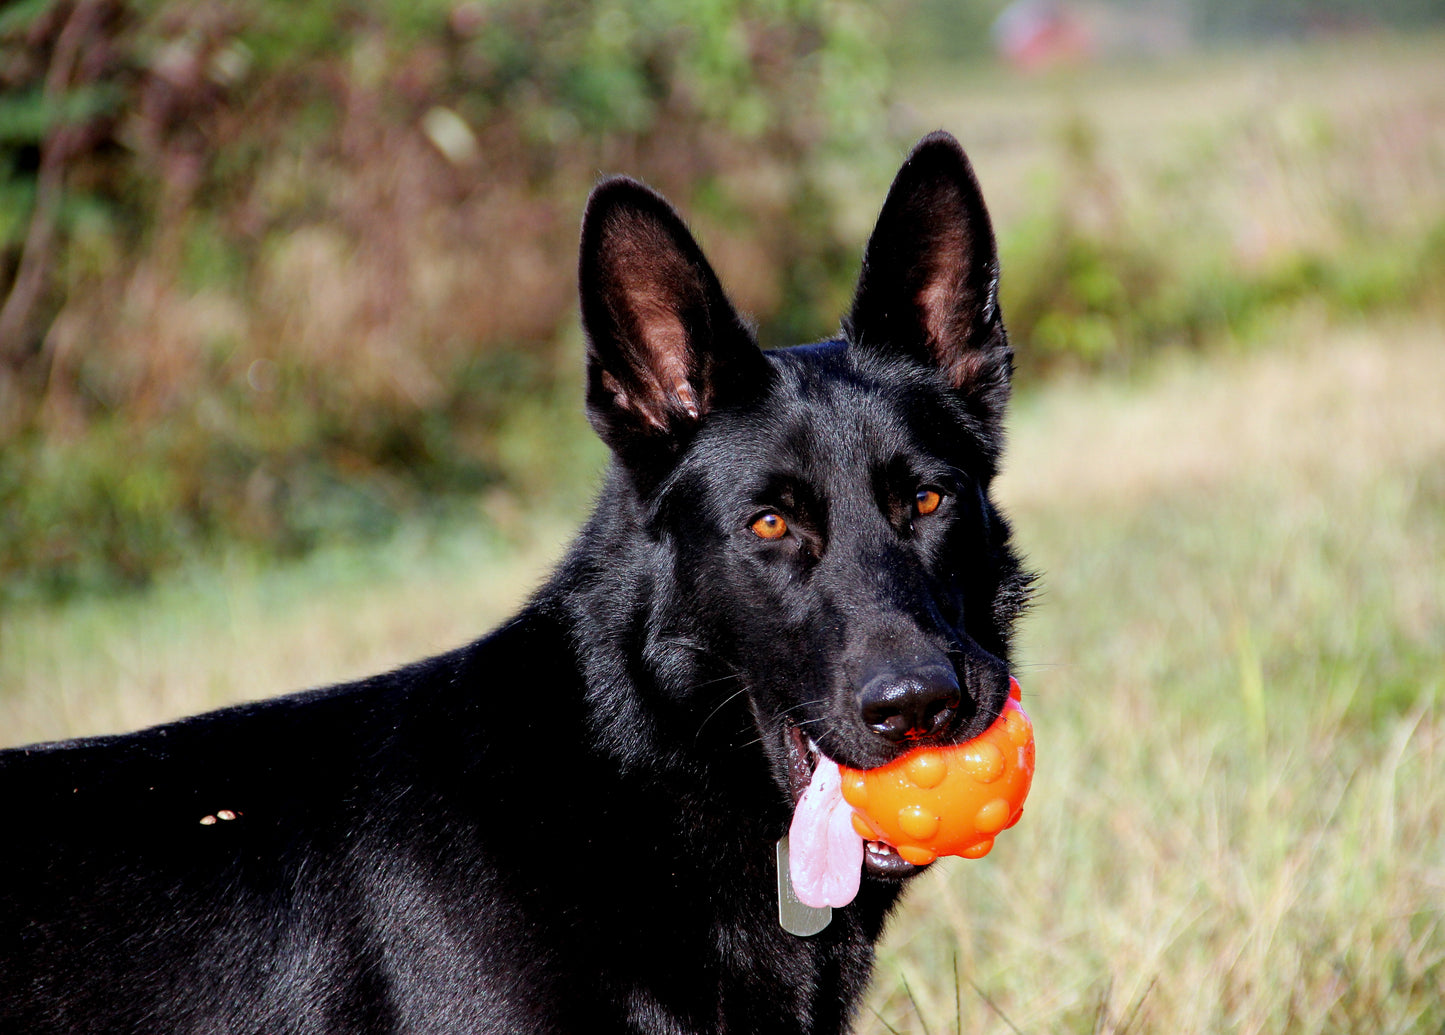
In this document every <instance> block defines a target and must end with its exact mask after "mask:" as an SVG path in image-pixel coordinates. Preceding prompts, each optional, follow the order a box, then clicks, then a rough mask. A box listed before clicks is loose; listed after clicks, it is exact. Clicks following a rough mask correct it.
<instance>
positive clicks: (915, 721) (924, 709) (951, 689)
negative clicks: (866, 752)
mask: <svg viewBox="0 0 1445 1035" xmlns="http://www.w3.org/2000/svg"><path fill="white" fill-rule="evenodd" d="M961 699H962V694H961V693H960V691H959V688H958V677H957V676H956V675H954V673H953V669H952V668H946V667H943V666H940V665H928V666H923V667H920V668H914V669H909V670H908V671H906V672H896V671H886V672H880V673H878V674H877V675H875V676H873V677H872V678H871V679H869V680H868V682H866V683H865V684H863V692H862V693H861V694H859V696H858V705H859V713H860V714H861V715H862V718H863V725H865V726H867V727H868V728H869V729H870V730H872V731H873V732H874V733H877V734H878V735H879V736H880V737H886V738H887V739H889V740H893V741H901V740H917V739H919V738H921V737H926V736H929V735H930V734H933V733H938V732H939V731H941V730H942V729H943V728H944V727H946V726H947V725H948V722H949V720H950V719H952V718H953V715H954V713H955V712H956V711H958V706H959V702H960V700H961Z"/></svg>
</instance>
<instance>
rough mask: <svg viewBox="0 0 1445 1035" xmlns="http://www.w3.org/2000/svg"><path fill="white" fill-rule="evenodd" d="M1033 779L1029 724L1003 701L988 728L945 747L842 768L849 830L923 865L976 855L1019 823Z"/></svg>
mask: <svg viewBox="0 0 1445 1035" xmlns="http://www.w3.org/2000/svg"><path fill="white" fill-rule="evenodd" d="M1033 778H1034V727H1033V723H1031V722H1029V717H1028V716H1027V715H1025V714H1024V710H1023V709H1022V708H1021V707H1019V685H1018V682H1017V681H1016V680H1015V679H1014V678H1013V677H1012V676H1010V677H1009V699H1008V701H1007V702H1005V703H1004V708H1003V712H1002V714H1000V715H999V717H998V719H997V720H996V721H995V722H994V724H993V725H992V726H990V727H989V728H988V729H986V730H984V732H983V733H981V734H979V735H978V736H977V737H975V738H974V739H973V740H970V741H967V742H965V743H963V744H955V745H953V746H952V747H920V748H917V749H915V750H913V751H910V752H909V753H908V754H906V755H903V756H902V757H900V758H896V759H894V760H893V761H892V762H889V763H888V764H887V765H884V766H879V767H878V768H877V769H846V768H844V769H843V800H844V801H846V802H847V803H848V804H849V805H851V806H853V809H854V815H853V829H854V830H856V831H858V833H859V834H860V835H861V836H863V837H865V838H867V839H868V840H870V841H883V842H886V843H887V844H890V845H892V846H893V847H894V848H895V849H897V851H898V854H899V855H901V856H902V857H903V858H904V860H906V861H907V862H911V863H913V864H914V865H915V866H923V865H925V864H927V863H931V862H933V860H935V859H937V858H938V857H939V856H940V855H961V856H963V857H964V858H966V859H982V858H983V857H984V856H985V855H987V854H988V853H989V850H990V849H991V848H993V839H994V837H995V835H997V834H998V833H999V832H1000V831H1002V830H1007V829H1008V828H1009V827H1011V826H1013V825H1014V824H1015V823H1017V822H1018V820H1019V816H1020V815H1022V813H1023V808H1024V799H1025V798H1026V797H1028V793H1029V785H1030V784H1031V783H1032V782H1033Z"/></svg>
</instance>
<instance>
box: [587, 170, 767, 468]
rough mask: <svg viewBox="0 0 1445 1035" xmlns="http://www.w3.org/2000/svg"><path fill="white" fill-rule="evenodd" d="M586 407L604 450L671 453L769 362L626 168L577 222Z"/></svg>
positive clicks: (668, 216)
mask: <svg viewBox="0 0 1445 1035" xmlns="http://www.w3.org/2000/svg"><path fill="white" fill-rule="evenodd" d="M578 287H579V290H580V294H581V300H582V327H583V330H584V331H586V334H587V414H588V418H589V419H590V420H591V422H592V425H593V427H594V428H596V429H597V433H598V434H599V435H601V436H602V439H603V441H605V442H606V443H607V444H608V445H609V446H611V447H612V448H613V450H614V451H616V452H618V453H619V454H621V455H623V456H624V457H627V456H629V455H630V454H633V453H638V452H640V453H657V452H658V451H659V450H660V451H662V452H663V453H671V452H672V451H673V450H675V448H676V447H677V445H678V444H680V443H681V442H683V441H686V439H687V438H689V437H690V435H691V432H692V431H693V430H694V429H695V428H696V426H697V424H698V422H699V421H700V420H701V419H702V418H703V417H704V416H706V415H707V414H708V413H709V412H710V411H711V410H712V409H714V408H715V407H717V406H719V405H722V404H724V403H727V402H731V401H737V400H739V399H742V398H744V397H745V396H746V395H747V394H749V393H753V392H757V391H760V390H761V389H762V388H763V387H764V385H765V384H766V381H767V378H768V376H769V375H768V364H767V361H766V360H764V359H763V355H762V352H761V351H760V350H759V349H758V346H757V343H756V342H755V341H754V339H753V336H752V332H751V331H749V330H748V328H747V326H746V325H745V324H744V323H743V321H742V319H741V318H740V317H739V316H738V314H737V312H736V310H734V309H733V306H732V303H730V302H729V301H728V299H727V296H726V295H725V294H724V293H723V290H722V286H721V284H719V282H718V279H717V275H716V274H715V273H713V270H712V267H711V266H710V265H709V264H708V261H707V259H706V258H704V256H703V254H702V250H701V249H700V248H699V247H698V245H697V242H696V241H695V240H693V237H692V234H690V233H689V232H688V230H687V227H686V226H685V225H684V224H683V222H682V219H681V217H679V216H678V214H677V213H676V212H675V211H674V210H673V208H672V206H671V205H669V204H668V203H667V201H666V200H664V199H663V198H662V197H661V195H659V194H657V193H656V192H654V191H653V190H651V189H650V188H648V187H645V186H644V185H642V184H641V183H638V182H637V181H636V180H632V179H628V178H627V177H622V176H619V177H615V178H612V179H609V180H605V181H603V182H602V183H600V184H599V185H598V186H597V187H596V188H595V189H594V190H593V192H592V197H591V199H590V200H589V201H588V203H587V214H586V215H585V216H584V217H583V220H582V250H581V260H580V263H579V269H578Z"/></svg>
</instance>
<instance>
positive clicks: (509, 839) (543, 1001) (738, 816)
mask: <svg viewBox="0 0 1445 1035" xmlns="http://www.w3.org/2000/svg"><path fill="white" fill-rule="evenodd" d="M580 281H581V304H582V319H583V322H584V324H585V328H586V331H587V338H588V343H589V347H588V355H587V362H588V388H587V408H588V414H589V416H590V419H591V421H592V423H593V425H594V426H595V427H596V429H597V431H598V433H599V434H600V435H601V436H602V438H603V439H605V440H606V442H607V444H608V445H609V446H610V447H611V449H612V452H613V462H612V466H611V470H610V473H609V474H608V477H607V481H606V485H605V487H604V488H603V490H602V493H601V497H600V499H599V502H598V505H597V510H596V513H595V514H594V515H593V516H592V518H591V520H590V521H589V522H588V523H587V525H586V527H585V528H584V529H583V530H582V532H581V534H580V536H579V537H578V539H577V541H576V543H575V545H574V546H573V548H572V550H571V552H570V554H569V555H568V557H567V559H566V560H565V561H564V562H563V563H562V565H561V567H560V568H559V569H558V571H557V572H556V574H555V575H554V576H553V577H552V578H551V580H550V581H549V582H548V583H547V584H546V585H545V586H544V587H543V588H542V589H541V591H540V592H538V593H537V595H536V596H535V598H534V599H533V600H532V601H531V603H529V604H528V605H527V607H526V608H525V609H524V610H523V611H522V612H521V613H520V614H519V615H517V616H516V617H515V618H514V619H513V620H512V621H510V622H509V623H507V624H506V625H505V626H503V627H502V628H501V629H499V630H497V631H496V632H494V633H492V634H491V635H490V636H488V637H486V638H485V639H482V640H480V641H478V642H476V643H474V644H472V645H470V646H467V647H464V648H462V649H460V650H457V651H455V652H453V653H450V654H446V655H443V656H441V657H437V658H432V659H430V660H428V661H423V662H420V663H418V664H415V665H412V666H410V667H407V668H403V669H401V670H399V671H397V672H392V673H390V674H387V675H382V676H377V677H375V678H373V679H368V680H365V681H362V682H359V683H354V684H350V685H346V686H336V687H330V688H327V689H323V690H316V691H311V692H307V693H302V694H297V695H293V696H288V697H281V698H278V699H275V700H269V701H264V702H259V703H254V704H247V705H242V706H239V707H234V708H227V709H225V710H222V711H217V712H212V713H210V714H207V715H202V716H198V717H195V718H191V719H184V720H182V721H179V722H174V723H171V724H169V725H165V726H159V727H156V728H154V729H149V730H144V731H142V732H139V733H132V734H128V735H124V736H115V737H98V738H93V739H87V740H80V741H74V742H69V743H63V744H47V745H40V746H36V747H30V748H20V749H14V750H10V751H7V752H4V753H3V754H0V1032H4V1033H6V1035H9V1033H16V1035H20V1033H25V1035H42V1033H51V1032H56V1033H58V1032H65V1033H75V1032H105V1033H137V1035H139V1033H147V1035H151V1033H169V1032H188V1033H190V1032H193V1033H203V1032H204V1033H212V1032H214V1033H221V1032H225V1033H240V1032H248V1033H258V1035H260V1033H265V1035H283V1033H295V1035H300V1033H307V1032H316V1033H328V1035H335V1033H349V1032H366V1033H381V1032H448V1033H452V1032H497V1033H519V1032H538V1033H540V1032H587V1033H609V1032H617V1033H621V1032H647V1033H656V1035H662V1033H685V1032H745V1033H766V1032H818V1033H822V1032H843V1031H846V1030H847V1029H848V1027H849V1025H850V1021H851V1018H852V1016H853V1014H854V1012H855V1010H856V1009H857V1006H858V1003H859V999H860V997H861V995H862V993H863V991H864V988H865V986H866V985H867V983H868V978H869V971H870V967H871V964H872V960H873V946H874V943H875V941H876V940H877V938H878V937H879V934H880V932H881V930H882V928H883V925H884V922H885V920H886V918H887V916H888V914H889V911H890V910H891V909H892V908H893V906H894V903H895V902H896V901H897V899H898V895H899V892H900V891H901V889H902V887H903V883H904V882H905V880H906V879H907V878H908V877H909V876H911V875H912V874H913V873H914V872H916V868H915V867H913V866H910V865H908V864H907V863H905V862H903V860H902V859H900V858H899V857H898V856H897V855H896V854H895V853H894V852H892V851H891V850H890V849H887V848H886V847H885V846H881V845H878V844H876V843H875V844H869V845H868V846H867V853H866V861H865V862H864V863H863V866H862V869H863V878H862V883H861V888H859V889H858V890H857V892H856V898H855V899H853V901H851V903H849V904H848V905H846V906H845V907H843V908H841V909H838V910H837V911H836V913H835V914H834V915H833V917H832V922H831V923H830V924H828V925H827V926H824V927H822V929H821V930H818V931H817V932H816V933H813V934H811V936H802V935H800V934H794V933H789V931H788V930H784V929H783V927H781V926H780V923H779V908H780V907H779V896H780V892H779V883H778V880H777V878H776V872H775V859H776V856H775V846H776V845H777V844H778V842H779V841H780V839H781V838H782V837H783V836H784V835H785V833H786V832H787V831H788V829H789V824H790V818H791V817H792V815H793V812H794V807H795V804H796V802H797V801H798V799H799V797H800V796H801V794H802V792H803V790H804V788H805V787H806V786H807V785H808V784H809V782H810V780H811V779H812V775H811V774H812V773H813V767H814V766H815V765H816V764H818V752H819V750H821V751H822V753H823V754H824V755H826V756H827V757H828V758H831V759H833V760H835V761H837V762H840V763H843V764H846V765H848V766H852V767H854V768H869V767H873V766H877V765H880V764H882V763H885V762H887V761H889V760H891V759H893V758H895V757H896V756H898V755H899V754H900V753H901V752H903V751H904V750H906V749H908V748H910V747H912V746H915V745H916V744H918V743H920V742H923V743H926V742H945V743H946V742H957V741H961V740H964V739H967V738H971V737H973V736H975V735H977V734H978V733H980V732H982V731H983V730H984V729H985V728H986V727H987V726H988V725H989V724H990V723H991V722H992V720H993V719H994V717H995V716H996V715H998V714H999V712H1000V710H1001V709H1002V707H1003V705H1004V702H1005V699H1006V696H1007V693H1008V657H1009V639H1010V633H1011V627H1012V626H1013V624H1014V622H1015V620H1016V618H1017V617H1018V616H1019V614H1020V612H1021V610H1022V608H1023V607H1024V604H1025V600H1026V597H1027V591H1028V585H1029V577H1028V575H1027V574H1026V573H1025V572H1024V571H1023V570H1022V569H1021V567H1020V565H1019V562H1018V560H1017V558H1016V557H1015V555H1014V553H1013V552H1012V551H1011V549H1010V546H1009V529H1008V525H1007V524H1006V523H1005V521H1004V519H1003V518H1002V517H1001V516H1000V514H999V512H998V510H997V508H996V507H995V506H994V505H993V503H992V502H991V501H990V498H989V486H990V483H991V481H992V479H993V477H994V473H995V470H996V467H997V464H998V459H999V452H1000V448H1001V437H1002V436H1001V421H1002V417H1003V412H1004V406H1005V402H1006V400H1007V398H1008V394H1009V377H1010V372H1011V369H1012V356H1011V352H1010V349H1009V345H1008V341H1007V338H1006V336H1005V333H1004V328H1003V323H1002V322H1001V319H1000V316H999V310H998V302H997V294H996V291H997V285H998V264H997V260H996V253H995V247H994V240H993V232H992V229H991V227H990V224H989V218H988V214H987V212H986V210H985V208H984V203H983V199H982V197H981V196H980V194H979V189H978V185H977V183H976V181H975V179H974V176H973V172H972V170H971V169H970V167H969V164H968V160H967V159H966V158H965V157H964V154H963V151H962V150H961V149H960V148H959V146H958V144H957V143H956V142H955V141H954V139H953V138H952V137H950V136H948V135H947V134H944V133H935V134H933V135H931V136H929V137H927V138H926V139H924V140H923V141H922V142H921V143H920V144H919V145H918V147H917V148H916V149H915V150H914V151H913V153H912V154H911V155H910V156H909V158H908V159H907V162H906V163H905V164H904V166H903V168H902V170H901V171H900V172H899V174H898V177H897V179H896V180H895V182H894V184H893V186H892V189H891V190H890V191H889V194H888V198H887V201H886V202H885V203H884V206H883V211H882V214H881V216H880V218H879V221H878V225H877V228H876V229H875V231H874V232H873V235H872V237H871V239H870V240H869V242H868V246H867V250H866V254H865V256H864V261H863V270H862V274H861V277H860V280H859V284H858V288H857V296H856V299H855V301H854V303H853V308H852V312H851V313H850V314H849V316H848V318H847V320H846V321H845V323H844V325H843V332H842V335H841V337H839V338H838V339H835V340H832V341H825V342H822V343H819V344H815V345H808V346H802V347H798V348H789V349H780V350H777V351H772V352H766V353H765V352H763V351H761V350H760V349H759V348H758V346H757V344H756V343H755V341H754V338H753V335H752V333H751V332H750V330H749V328H748V326H747V325H746V324H745V323H744V321H743V320H742V319H740V318H739V316H738V315H737V313H736V312H735V311H734V310H733V308H732V306H731V305H730V304H729V302H728V300H727V298H726V297H725V296H724V294H723V291H722V288H721V287H720V285H719V283H718V280H717V277H716V276H715V275H714V273H713V271H712V269H711V268H710V267H709V265H708V263H707V261H706V260H705V259H704V258H703V255H702V252H701V251H700V250H699V249H698V246H697V244H696V243H695V242H694V241H693V239H692V237H691V236H690V235H689V233H688V231H687V229H686V228H685V226H684V225H683V222H682V220H681V219H680V218H679V217H678V215H677V214H676V213H675V212H674V211H673V210H672V209H671V208H670V207H669V206H668V204H667V203H666V202H665V201H664V200H663V199H662V198H661V197H659V196H658V195H657V194H655V193H653V192H652V191H650V190H649V189H648V188H646V187H644V186H642V185H641V184H639V183H636V182H634V181H632V180H628V179H621V178H619V179H610V180H607V181H606V182H604V183H602V184H601V185H600V186H598V187H597V189H596V190H595V191H594V192H593V195H592V198H591V200H590V202H589V204H588V207H587V213H586V217H585V220H584V223H583V229H582V247H581V271H580ZM855 873H856V866H855ZM782 895H783V897H784V898H786V897H787V886H786V882H784V889H783V892H782ZM794 905H796V903H794ZM786 911H787V907H786V904H785V908H784V912H785V913H786ZM824 919H826V915H825V916H824ZM820 923H821V921H820Z"/></svg>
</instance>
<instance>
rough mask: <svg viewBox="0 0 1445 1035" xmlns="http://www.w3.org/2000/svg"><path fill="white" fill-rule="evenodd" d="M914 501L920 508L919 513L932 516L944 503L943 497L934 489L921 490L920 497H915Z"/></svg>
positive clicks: (919, 491)
mask: <svg viewBox="0 0 1445 1035" xmlns="http://www.w3.org/2000/svg"><path fill="white" fill-rule="evenodd" d="M914 499H915V501H916V503H917V506H918V513H920V514H932V513H933V512H934V511H935V510H937V509H938V505H939V504H940V503H942V502H943V497H942V496H940V495H939V494H938V493H936V492H934V491H933V490H932V489H919V490H918V495H917V496H916V497H914Z"/></svg>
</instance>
